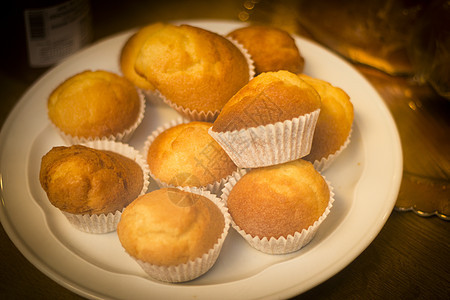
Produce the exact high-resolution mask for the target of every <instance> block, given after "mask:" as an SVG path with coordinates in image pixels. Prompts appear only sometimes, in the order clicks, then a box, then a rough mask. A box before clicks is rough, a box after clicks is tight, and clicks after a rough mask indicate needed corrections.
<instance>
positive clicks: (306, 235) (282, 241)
mask: <svg viewBox="0 0 450 300" xmlns="http://www.w3.org/2000/svg"><path fill="white" fill-rule="evenodd" d="M240 178H241V177H240V176H238V177H235V178H232V179H230V181H229V182H228V183H227V184H226V185H225V187H224V189H223V190H222V201H224V203H225V204H226V203H227V199H228V195H229V194H230V192H231V190H232V189H233V186H234V185H235V184H236V182H237V181H239V179H240ZM325 181H326V182H327V184H328V188H329V190H330V200H329V201H328V206H327V207H326V209H325V211H324V213H323V214H322V215H321V216H320V217H319V219H318V220H317V221H315V222H314V224H312V225H311V226H309V227H308V228H307V229H303V230H302V231H301V232H295V233H294V234H293V235H291V234H289V235H288V236H287V237H279V238H278V239H276V238H274V237H271V238H270V239H268V238H267V237H263V238H260V237H258V236H255V237H252V236H251V235H250V234H248V233H246V232H245V231H244V230H243V229H241V228H240V227H239V226H238V225H237V224H236V223H235V222H234V220H233V219H232V220H231V226H232V227H233V228H234V229H235V230H236V231H237V232H238V233H239V234H240V235H241V236H242V237H243V238H244V239H245V240H246V241H247V243H249V244H250V246H252V247H253V248H255V249H257V250H259V251H261V252H264V253H267V254H287V253H291V252H295V251H297V250H300V249H301V248H303V247H304V246H306V245H307V244H308V243H309V242H310V241H311V240H312V239H313V238H314V236H315V235H316V232H317V230H318V229H319V227H320V225H321V224H322V222H323V221H324V220H325V219H326V217H327V216H328V214H329V213H330V210H331V208H332V206H333V203H334V192H333V187H332V186H331V184H330V182H329V181H327V180H326V179H325Z"/></svg>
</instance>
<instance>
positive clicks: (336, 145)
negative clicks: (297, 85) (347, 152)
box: [298, 74, 354, 171]
mask: <svg viewBox="0 0 450 300" xmlns="http://www.w3.org/2000/svg"><path fill="white" fill-rule="evenodd" d="M298 76H299V77H300V78H301V79H303V80H304V81H306V82H307V83H308V84H310V85H311V86H312V87H314V89H315V90H316V91H317V92H318V93H319V95H320V97H321V99H322V107H321V110H320V114H319V118H318V119H317V124H316V130H315V133H314V138H313V142H312V145H311V152H310V153H309V154H308V155H307V156H305V158H304V159H306V160H308V161H310V162H313V163H315V165H316V168H318V169H319V170H320V171H324V170H325V169H326V168H327V167H328V166H329V165H330V164H331V162H332V160H333V159H334V158H335V157H336V156H337V155H338V154H339V153H341V151H342V150H343V149H344V148H345V147H346V146H347V144H348V142H349V141H350V135H351V131H352V124H353V118H354V112H353V104H352V103H351V101H350V97H349V96H348V95H347V93H346V92H345V91H344V90H342V89H341V88H338V87H335V86H333V85H331V84H330V83H329V82H326V81H324V80H321V79H317V78H313V77H310V76H308V75H305V74H299V75H298ZM331 156H332V157H331ZM322 160H323V161H322ZM319 165H320V166H319Z"/></svg>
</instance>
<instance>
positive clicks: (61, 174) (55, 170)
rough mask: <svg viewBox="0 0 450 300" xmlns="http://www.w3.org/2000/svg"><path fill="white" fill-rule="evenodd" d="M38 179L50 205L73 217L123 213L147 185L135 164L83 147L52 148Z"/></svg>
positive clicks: (104, 152)
mask: <svg viewBox="0 0 450 300" xmlns="http://www.w3.org/2000/svg"><path fill="white" fill-rule="evenodd" d="M39 180H40V183H41V186H42V188H43V189H44V191H45V192H46V193H47V196H48V199H49V200H50V202H51V203H52V204H53V205H54V206H55V207H57V208H59V209H60V210H62V211H65V212H68V213H72V214H108V213H115V212H116V211H117V210H119V211H121V210H122V209H123V208H124V207H125V206H127V205H128V204H129V203H130V202H131V201H133V200H134V199H135V198H137V196H139V194H140V193H141V191H142V188H143V184H144V179H143V172H142V169H141V167H140V166H139V165H138V164H137V163H136V162H135V161H133V160H131V159H129V158H127V157H125V156H123V155H121V154H118V153H115V152H112V151H105V150H97V149H93V148H89V147H86V146H82V145H73V146H70V147H63V146H60V147H53V148H52V149H51V150H50V151H49V152H48V153H47V154H45V155H44V156H43V157H42V161H41V168H40V174H39Z"/></svg>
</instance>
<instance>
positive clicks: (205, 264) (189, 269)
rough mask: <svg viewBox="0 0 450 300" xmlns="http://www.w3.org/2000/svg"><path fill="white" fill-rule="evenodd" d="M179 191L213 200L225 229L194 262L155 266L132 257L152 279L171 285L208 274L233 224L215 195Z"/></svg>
mask: <svg viewBox="0 0 450 300" xmlns="http://www.w3.org/2000/svg"><path fill="white" fill-rule="evenodd" d="M178 189H180V190H182V191H185V192H189V193H194V194H198V195H201V196H204V197H206V198H208V199H209V200H211V201H212V202H213V203H214V204H215V205H216V206H217V207H218V208H219V209H220V212H221V213H222V215H223V217H224V228H223V231H222V234H221V235H220V237H219V239H218V240H217V242H216V243H215V244H214V245H213V247H212V248H210V249H209V251H208V252H207V253H204V254H203V255H202V256H201V257H197V258H196V259H194V260H189V261H188V262H186V263H183V264H178V265H169V266H166V265H155V264H152V263H149V262H145V261H143V260H140V259H138V258H136V257H133V256H132V255H130V256H131V258H133V259H134V260H135V261H136V262H137V263H138V264H139V266H140V267H141V268H142V269H143V270H144V271H145V272H146V273H147V274H148V275H149V276H150V277H151V278H153V279H156V280H158V281H163V282H170V283H178V282H186V281H190V280H193V279H196V278H198V277H200V276H201V275H203V274H205V273H206V272H208V271H209V270H210V269H211V268H212V267H213V265H214V264H215V262H216V261H217V258H218V257H219V254H220V252H221V250H222V246H223V243H224V241H225V239H226V237H227V235H228V231H229V228H230V223H231V216H230V214H229V213H228V209H227V207H226V206H225V205H224V204H223V202H222V201H221V200H220V198H218V197H216V196H215V195H214V194H211V193H210V192H209V191H206V190H202V189H198V188H190V187H183V188H178Z"/></svg>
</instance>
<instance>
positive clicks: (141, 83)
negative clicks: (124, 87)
mask: <svg viewBox="0 0 450 300" xmlns="http://www.w3.org/2000/svg"><path fill="white" fill-rule="evenodd" d="M164 26H165V25H164V24H163V23H152V24H149V25H147V26H144V27H142V28H140V29H139V30H138V31H137V32H136V33H134V34H133V35H131V36H130V38H129V39H128V40H127V41H126V43H125V44H124V46H123V47H122V51H121V53H120V69H121V71H122V74H123V76H124V77H125V78H127V79H128V80H129V81H130V82H131V83H132V84H134V85H135V86H136V87H137V88H139V89H140V90H141V91H142V92H143V94H144V95H145V97H146V99H147V100H148V101H149V102H150V103H154V104H158V103H161V100H160V99H158V97H157V92H156V89H155V87H154V86H153V85H152V84H151V83H150V82H149V81H148V80H147V79H146V78H145V77H143V76H141V75H140V74H138V73H136V70H135V67H134V66H135V63H136V58H137V56H138V54H139V51H140V50H141V47H142V45H143V44H144V43H145V41H146V39H147V38H148V37H149V36H151V35H152V34H154V33H155V32H157V31H158V30H161V29H162V28H163V27H164Z"/></svg>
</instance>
